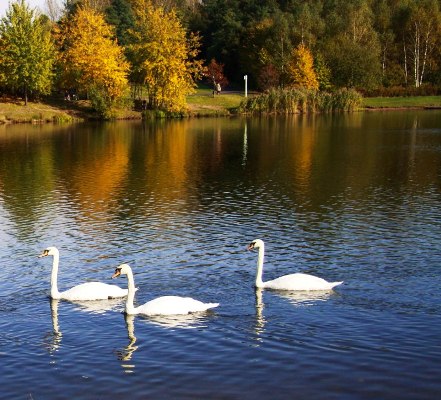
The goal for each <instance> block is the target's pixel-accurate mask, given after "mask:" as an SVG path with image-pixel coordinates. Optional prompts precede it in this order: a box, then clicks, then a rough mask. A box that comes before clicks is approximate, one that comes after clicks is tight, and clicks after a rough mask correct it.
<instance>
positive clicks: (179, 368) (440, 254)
mask: <svg viewBox="0 0 441 400" xmlns="http://www.w3.org/2000/svg"><path fill="white" fill-rule="evenodd" d="M440 121H441V113H440V112H438V111H407V112H398V111H397V112H388V113H387V112H386V113H382V112H375V113H368V112H367V113H355V114H351V115H346V114H345V115H328V116H315V117H301V116H296V117H289V118H281V117H280V118H252V119H248V120H246V119H239V118H237V119H236V118H234V119H226V118H225V119H193V120H184V121H169V122H160V123H158V124H155V125H149V124H143V123H141V122H117V123H107V124H79V125H61V126H57V125H50V126H38V125H15V126H1V125H0V227H1V230H0V256H1V260H2V262H1V278H2V279H1V283H0V288H1V290H0V363H1V373H0V388H1V389H0V398H2V399H35V400H37V399H45V400H46V399H128V398H130V399H161V398H167V399H222V400H224V399H326V400H328V399H339V400H340V399H412V400H414V399H439V398H440V396H441V379H440V371H441V315H440V311H441V307H440V302H441V290H440V287H441V278H440V276H441V272H440V268H441V212H440V211H441V123H440ZM255 238H261V239H263V240H264V241H265V243H266V257H265V271H264V280H265V279H273V278H275V277H278V276H281V275H284V274H288V273H293V272H305V273H311V274H314V275H317V276H320V277H323V278H325V279H327V280H329V281H340V280H343V281H344V284H343V285H341V286H338V287H337V288H336V289H335V291H334V292H331V293H320V292H319V293H315V294H313V293H305V292H303V293H302V292H299V293H286V292H276V291H268V290H266V291H260V292H255V290H254V288H253V283H254V278H255V268H256V261H257V254H256V253H255V252H247V251H246V246H247V244H248V243H249V242H250V241H251V240H253V239H255ZM47 246H56V247H58V248H59V250H60V271H59V279H58V281H59V282H58V283H59V288H60V289H62V290H64V289H67V288H69V287H71V286H74V285H76V284H77V283H81V282H85V281H91V280H99V281H103V282H107V283H117V284H119V285H120V286H123V287H126V284H127V280H126V279H125V278H118V279H117V280H116V281H112V280H111V279H110V277H111V275H112V273H113V271H114V269H115V267H116V266H117V265H119V264H120V263H122V262H128V263H129V264H130V265H131V266H132V268H133V270H134V275H135V284H136V286H137V287H138V288H139V290H138V292H137V293H136V302H137V303H138V304H142V303H144V302H146V301H148V300H150V299H153V298H155V297H157V296H161V295H166V294H172V295H183V296H191V297H194V298H197V299H199V300H203V301H207V302H219V303H220V306H219V307H218V308H215V309H213V310H211V311H210V312H207V313H203V314H199V315H196V314H195V315H189V316H185V317H168V318H166V317H162V318H157V317H155V318H148V317H142V316H135V317H129V318H126V317H125V315H124V313H123V311H124V300H111V301H110V300H109V301H102V302H89V303H87V302H86V303H70V302H66V301H51V300H50V299H49V298H48V293H49V281H50V271H51V265H52V258H51V257H47V258H42V259H39V258H37V256H38V255H39V254H40V253H41V252H42V250H44V249H45V248H46V247H47Z"/></svg>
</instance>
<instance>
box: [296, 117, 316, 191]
mask: <svg viewBox="0 0 441 400" xmlns="http://www.w3.org/2000/svg"><path fill="white" fill-rule="evenodd" d="M300 123H301V122H300V121H299V124H300ZM301 132H302V133H301V135H299V136H298V138H299V141H298V142H294V147H295V150H294V151H295V153H296V154H295V156H294V160H295V174H296V178H297V179H298V180H300V181H305V182H304V183H306V182H307V181H310V179H311V168H312V158H313V152H314V149H315V142H316V136H315V134H314V133H315V130H314V126H311V124H307V123H305V124H304V126H303V128H302V130H301Z"/></svg>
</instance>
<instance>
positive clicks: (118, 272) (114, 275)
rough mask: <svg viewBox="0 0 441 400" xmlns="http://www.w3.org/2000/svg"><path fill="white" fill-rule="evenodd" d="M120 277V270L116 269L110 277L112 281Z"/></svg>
mask: <svg viewBox="0 0 441 400" xmlns="http://www.w3.org/2000/svg"><path fill="white" fill-rule="evenodd" d="M120 275H121V268H116V269H115V273H114V274H113V275H112V279H115V278H118V276H120Z"/></svg>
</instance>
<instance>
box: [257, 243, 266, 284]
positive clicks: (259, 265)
mask: <svg viewBox="0 0 441 400" xmlns="http://www.w3.org/2000/svg"><path fill="white" fill-rule="evenodd" d="M264 256H265V247H264V245H263V244H262V245H261V246H260V247H259V254H258V256H257V273H256V283H255V285H256V287H257V288H263V281H262V275H263V258H264Z"/></svg>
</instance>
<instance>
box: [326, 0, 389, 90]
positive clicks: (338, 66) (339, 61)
mask: <svg viewBox="0 0 441 400" xmlns="http://www.w3.org/2000/svg"><path fill="white" fill-rule="evenodd" d="M335 3H336V8H335V9H334V10H333V11H332V12H331V13H330V16H329V20H328V21H329V24H327V39H326V40H325V41H324V42H323V44H322V47H321V50H322V52H323V55H324V56H325V59H326V61H327V63H328V65H329V67H330V69H331V71H332V77H333V83H335V84H336V85H337V86H348V87H362V88H368V89H370V88H374V87H376V86H378V84H379V83H380V82H381V62H380V44H379V41H378V35H377V32H376V31H375V29H374V27H373V13H372V9H371V7H370V5H369V0H353V1H351V2H346V1H345V0H335ZM331 27H332V29H333V30H330V29H331Z"/></svg>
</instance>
